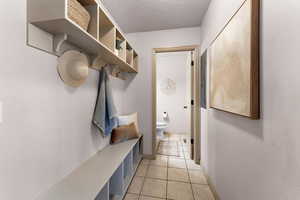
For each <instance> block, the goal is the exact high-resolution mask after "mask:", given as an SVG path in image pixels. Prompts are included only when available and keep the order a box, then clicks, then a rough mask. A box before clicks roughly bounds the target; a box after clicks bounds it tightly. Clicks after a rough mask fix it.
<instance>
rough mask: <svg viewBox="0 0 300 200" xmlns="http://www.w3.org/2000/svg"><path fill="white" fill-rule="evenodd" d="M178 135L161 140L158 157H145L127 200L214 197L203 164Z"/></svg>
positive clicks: (196, 199) (194, 199)
mask: <svg viewBox="0 0 300 200" xmlns="http://www.w3.org/2000/svg"><path fill="white" fill-rule="evenodd" d="M189 149H190V148H189V145H187V144H185V143H184V142H183V139H182V138H181V137H180V136H178V135H171V136H169V137H167V138H165V139H164V140H163V141H161V142H160V144H159V148H158V154H159V155H157V158H156V160H146V159H144V160H142V162H141V163H140V166H139V168H138V170H137V172H136V174H135V177H134V179H133V181H132V182H131V184H130V187H129V189H128V191H127V194H126V196H125V200H161V199H167V200H214V197H213V195H212V192H211V191H210V189H209V186H208V185H207V181H206V179H205V176H204V174H203V172H202V169H201V166H200V165H197V164H195V163H194V161H192V160H190V158H189Z"/></svg>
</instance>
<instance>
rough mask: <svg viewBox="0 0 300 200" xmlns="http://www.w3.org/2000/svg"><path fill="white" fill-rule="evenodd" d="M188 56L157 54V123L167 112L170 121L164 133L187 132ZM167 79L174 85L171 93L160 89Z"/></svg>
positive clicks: (186, 54) (177, 53)
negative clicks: (185, 107)
mask: <svg viewBox="0 0 300 200" xmlns="http://www.w3.org/2000/svg"><path fill="white" fill-rule="evenodd" d="M189 54H190V52H173V53H159V54H157V56H156V67H157V77H156V82H157V103H156V104H157V121H163V113H164V112H167V113H168V115H169V119H170V121H169V124H168V128H167V129H166V131H168V132H171V133H173V134H187V133H188V131H189V130H188V123H190V122H188V116H187V115H188V111H187V109H184V106H185V105H187V104H188V101H187V95H186V94H187V87H188V81H191V80H188V79H187V72H188V69H187V68H188V67H190V63H189V66H188V65H187V61H188V58H190V57H189ZM168 79H170V80H172V81H174V83H175V84H176V85H175V89H174V90H172V92H171V93H166V92H164V90H163V88H162V87H163V86H164V85H165V82H166V80H168ZM162 84H163V85H162ZM188 91H190V90H188Z"/></svg>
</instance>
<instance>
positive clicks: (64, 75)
mask: <svg viewBox="0 0 300 200" xmlns="http://www.w3.org/2000/svg"><path fill="white" fill-rule="evenodd" d="M88 66H89V61H88V58H87V56H86V55H84V54H82V53H80V52H78V51H73V50H72V51H67V52H65V53H64V54H63V55H62V56H61V57H59V59H58V66H57V69H58V73H59V76H60V78H61V79H62V80H63V81H64V82H65V83H66V84H67V85H69V86H71V87H79V86H80V85H81V84H83V83H84V82H85V80H86V79H87V77H88V75H89V67H88Z"/></svg>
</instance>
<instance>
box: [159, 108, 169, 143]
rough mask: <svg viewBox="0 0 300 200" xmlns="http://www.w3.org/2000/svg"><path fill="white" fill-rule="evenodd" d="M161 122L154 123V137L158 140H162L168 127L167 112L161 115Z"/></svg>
mask: <svg viewBox="0 0 300 200" xmlns="http://www.w3.org/2000/svg"><path fill="white" fill-rule="evenodd" d="M162 118H163V121H160V122H157V123H156V135H157V137H159V138H164V132H165V130H166V129H167V128H168V126H169V115H168V113H167V112H164V113H163V117H162Z"/></svg>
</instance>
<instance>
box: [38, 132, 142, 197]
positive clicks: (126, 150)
mask: <svg viewBox="0 0 300 200" xmlns="http://www.w3.org/2000/svg"><path fill="white" fill-rule="evenodd" d="M141 140H142V137H140V138H139V139H133V140H129V141H126V142H123V143H120V144H116V145H109V146H108V147H106V148H105V149H104V150H102V151H100V152H98V153H96V155H94V156H93V157H92V158H90V159H89V160H88V161H86V162H85V163H83V164H82V165H81V166H80V167H79V168H77V169H76V170H74V171H73V172H72V173H71V174H69V175H68V176H67V177H65V178H64V179H63V180H61V181H60V182H59V183H57V184H56V185H54V186H53V187H52V188H50V190H49V191H46V192H44V193H42V194H41V195H40V196H39V197H38V198H37V199H36V200H54V199H72V200H83V199H96V200H121V199H123V197H124V196H125V194H126V191H127V188H128V186H129V184H130V182H131V180H132V178H133V175H134V173H135V171H136V169H137V165H138V163H139V162H140V160H141V152H140V150H139V152H137V149H140V145H141V142H140V141H141ZM137 145H138V146H139V147H138V148H137ZM132 166H134V167H132Z"/></svg>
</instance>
